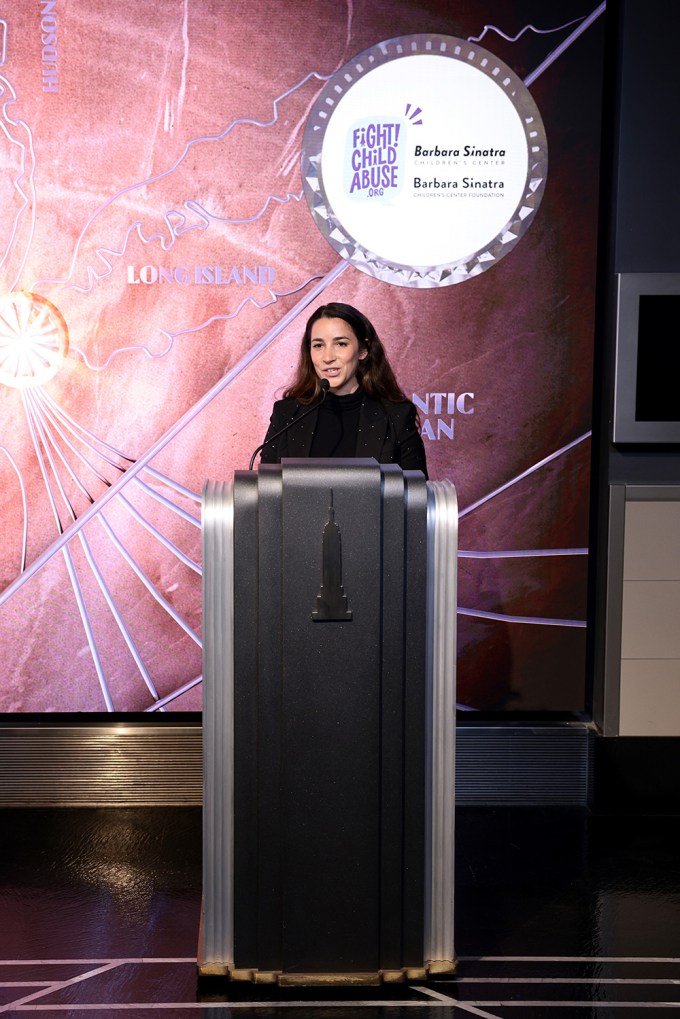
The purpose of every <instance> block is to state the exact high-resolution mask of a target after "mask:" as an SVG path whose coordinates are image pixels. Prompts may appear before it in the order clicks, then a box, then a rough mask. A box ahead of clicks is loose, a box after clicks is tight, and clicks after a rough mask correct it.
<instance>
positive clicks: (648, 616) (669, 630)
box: [621, 580, 680, 658]
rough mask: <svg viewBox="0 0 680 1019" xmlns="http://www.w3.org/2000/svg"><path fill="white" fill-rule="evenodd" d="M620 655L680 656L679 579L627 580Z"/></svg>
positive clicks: (624, 586)
mask: <svg viewBox="0 0 680 1019" xmlns="http://www.w3.org/2000/svg"><path fill="white" fill-rule="evenodd" d="M621 657H622V658H680V581H673V580H659V581H654V580H649V581H645V580H628V581H624V584H623V621H622V634H621Z"/></svg>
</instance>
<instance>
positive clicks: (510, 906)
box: [0, 807, 680, 1019]
mask: <svg viewBox="0 0 680 1019" xmlns="http://www.w3.org/2000/svg"><path fill="white" fill-rule="evenodd" d="M457 825H458V828H457V902H456V932H457V933H456V944H457V953H458V956H459V960H460V964H459V972H458V974H457V977H456V979H446V980H444V979H442V980H438V981H436V982H435V981H433V982H430V983H428V984H426V985H418V986H416V987H411V988H405V987H396V988H395V987H392V988H381V989H377V990H375V991H367V990H365V989H358V990H355V991H353V992H352V993H351V994H349V993H348V992H343V993H340V992H338V991H337V990H326V991H320V990H318V989H312V990H309V991H307V992H301V991H300V990H289V991H285V992H284V991H281V990H279V989H268V988H264V987H255V988H250V986H249V985H245V986H244V985H230V986H229V988H228V992H229V993H228V995H227V994H226V993H225V992H224V989H223V988H221V987H210V986H206V985H205V984H202V985H201V988H200V989H199V988H197V983H196V963H195V958H196V948H197V940H198V920H199V908H200V894H201V816H200V810H198V809H165V808H163V809H161V808H157V809H150V810H141V809H122V808H118V809H114V810H86V809H80V810H39V809H27V810H5V811H2V812H0V854H1V856H0V860H1V866H0V1015H1V1014H10V1015H11V1014H16V1013H19V1012H21V1013H23V1014H26V1013H28V1014H33V1015H36V1016H37V1015H40V1016H41V1017H50V1016H54V1017H57V1016H59V1017H60V1019H63V1017H67V1016H73V1017H80V1019H85V1017H91V1019H101V1017H103V1016H109V1015H113V1014H118V1013H119V1012H120V1013H121V1014H122V1015H125V1016H126V1017H129V1019H133V1017H140V1019H141V1017H147V1019H151V1017H152V1016H158V1015H159V1014H162V1015H163V1016H177V1017H189V1016H191V1017H197V1016H202V1015H206V1016H216V1017H217V1016H219V1017H220V1019H223V1017H228V1016H230V1015H232V1014H233V1015H235V1016H240V1015H243V1016H244V1017H245V1016H246V1015H257V1016H268V1017H274V1016H279V1015H280V1016H287V1017H289V1019H311V1017H312V1016H314V1017H320V1016H348V1017H355V1016H356V1017H360V1016H366V1015H367V1014H370V1015H371V1016H375V1015H376V1014H377V1015H383V1016H390V1017H397V1016H407V1015H411V1014H412V1011H413V1009H416V1011H417V1015H418V1016H422V1017H423V1019H425V1017H430V1016H438V1017H442V1019H443V1017H445V1016H450V1017H455V1019H459V1017H463V1016H470V1015H472V1016H482V1017H493V1019H504V1017H513V1019H524V1017H526V1019H539V1017H550V1019H563V1017H574V1019H585V1017H587V1016H597V1017H598V1019H613V1017H617V1019H619V1017H626V1019H633V1017H634V1016H636V1015H640V1016H644V1017H645V1019H653V1017H654V1016H655V1015H661V1009H663V1014H664V1015H668V1009H669V1008H670V1009H673V1008H676V1009H677V1008H680V849H679V847H680V818H678V817H658V816H656V817H632V816H631V817H593V816H591V815H589V814H588V813H587V812H585V811H581V810H570V809H561V808H553V809H546V808H541V809H533V808H503V809H500V808H498V809H495V808H480V807H465V808H462V809H460V810H459V812H458V821H457ZM227 997H228V998H229V999H230V1000H227Z"/></svg>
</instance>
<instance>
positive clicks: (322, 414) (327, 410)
mask: <svg viewBox="0 0 680 1019" xmlns="http://www.w3.org/2000/svg"><path fill="white" fill-rule="evenodd" d="M363 398H364V391H363V389H362V388H361V386H360V387H359V388H358V389H357V390H356V391H355V392H354V393H348V394H347V395H346V396H336V395H335V394H334V393H333V392H332V391H330V392H328V393H327V394H326V399H325V400H324V402H323V403H322V404H321V406H320V407H319V416H318V418H317V422H316V428H315V429H314V438H313V439H312V446H311V449H310V451H309V455H310V456H313V457H329V456H343V457H352V456H355V454H356V448H357V436H358V435H359V415H360V412H361V401H362V400H363Z"/></svg>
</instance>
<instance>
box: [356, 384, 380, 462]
mask: <svg viewBox="0 0 680 1019" xmlns="http://www.w3.org/2000/svg"><path fill="white" fill-rule="evenodd" d="M386 433H387V414H386V413H385V411H384V409H383V406H382V404H381V403H378V401H377V400H371V399H369V398H368V397H367V396H366V397H364V401H363V403H362V404H361V412H360V414H359V434H358V435H357V451H356V455H357V456H358V457H371V456H372V457H375V459H376V460H379V459H380V454H381V452H382V448H383V446H384V444H385V435H386Z"/></svg>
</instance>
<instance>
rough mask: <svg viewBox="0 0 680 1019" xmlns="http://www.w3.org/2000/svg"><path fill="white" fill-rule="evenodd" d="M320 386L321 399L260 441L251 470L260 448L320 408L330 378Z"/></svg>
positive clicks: (251, 463)
mask: <svg viewBox="0 0 680 1019" xmlns="http://www.w3.org/2000/svg"><path fill="white" fill-rule="evenodd" d="M319 387H320V389H321V399H320V400H319V401H318V402H317V403H313V404H312V406H311V407H308V408H307V410H306V411H305V412H304V414H300V415H299V416H297V417H294V418H293V420H292V421H289V422H288V424H287V425H284V426H283V428H279V430H278V432H274V434H273V435H270V436H269V437H268V438H267V439H265V440H264V442H261V443H260V445H259V446H258V447H257V449H255V450H254V451H253V455H252V456H251V458H250V463H249V464H248V470H249V471H252V469H253V464H254V463H255V457H256V456H257V454H258V453H259V452H260V450H262V449H264V447H265V446H266V445H267V443H269V442H273V441H274V439H278V437H279V435H283V433H284V432H287V431H288V429H289V428H292V427H293V425H296V424H297V423H298V421H302V419H303V418H305V417H307V415H308V414H311V413H312V411H313V410H318V408H319V407H320V406H321V404H322V403H323V402H324V400H325V399H326V393H327V392H328V390H329V389H330V388H331V384H330V382H329V381H328V379H321V381H320V382H319Z"/></svg>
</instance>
